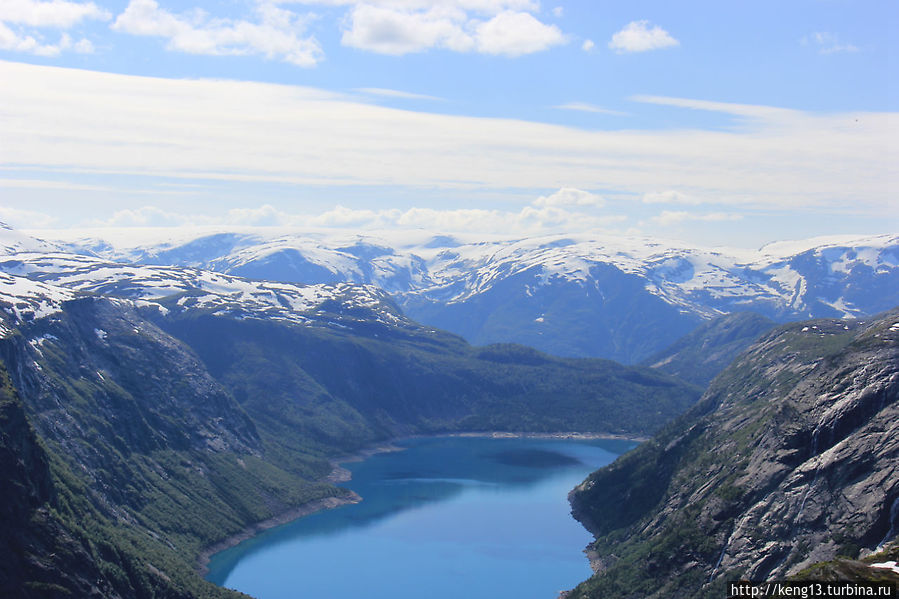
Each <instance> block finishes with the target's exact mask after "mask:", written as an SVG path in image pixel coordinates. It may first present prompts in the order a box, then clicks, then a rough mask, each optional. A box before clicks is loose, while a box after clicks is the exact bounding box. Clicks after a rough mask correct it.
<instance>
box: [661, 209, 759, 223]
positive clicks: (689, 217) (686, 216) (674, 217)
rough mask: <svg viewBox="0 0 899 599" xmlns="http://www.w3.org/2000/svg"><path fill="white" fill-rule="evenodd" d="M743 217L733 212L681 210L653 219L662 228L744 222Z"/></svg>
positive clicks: (666, 211)
mask: <svg viewBox="0 0 899 599" xmlns="http://www.w3.org/2000/svg"><path fill="white" fill-rule="evenodd" d="M742 218H743V215H741V214H736V213H733V212H708V213H704V214H696V213H693V212H684V211H680V210H677V211H675V210H665V211H663V212H662V213H661V214H659V215H657V216H654V217H652V220H653V222H655V223H658V224H660V225H662V226H670V225H677V224H680V223H683V222H687V221H703V222H724V221H735V220H742Z"/></svg>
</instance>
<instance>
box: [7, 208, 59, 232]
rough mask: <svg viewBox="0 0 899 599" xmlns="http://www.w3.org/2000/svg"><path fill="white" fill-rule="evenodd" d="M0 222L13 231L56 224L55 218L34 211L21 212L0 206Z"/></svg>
mask: <svg viewBox="0 0 899 599" xmlns="http://www.w3.org/2000/svg"><path fill="white" fill-rule="evenodd" d="M0 222H4V223H6V224H7V225H9V226H11V227H12V228H14V229H39V228H43V227H50V226H53V225H55V224H56V223H57V218H56V217H54V216H51V215H49V214H45V213H43V212H37V211H34V210H21V209H18V208H8V207H5V206H0Z"/></svg>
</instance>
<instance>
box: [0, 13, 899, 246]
mask: <svg viewBox="0 0 899 599" xmlns="http://www.w3.org/2000/svg"><path fill="white" fill-rule="evenodd" d="M896 31H899V2H896V1H895V0H879V1H868V0H777V1H768V0H757V1H753V2H742V1H737V2H723V1H721V0H717V1H715V2H711V1H709V2H706V1H701V0H697V1H682V2H670V0H633V1H628V2H623V1H618V2H608V1H604V0H587V1H573V2H565V1H558V2H538V1H536V0H443V1H439V2H438V1H436V0H366V1H358V0H294V1H287V0H226V1H221V2H202V1H196V2H194V1H192V0H187V1H182V2H177V3H176V2H173V1H170V0H117V1H112V0H97V1H93V2H85V1H74V0H51V1H37V0H0V220H2V221H3V222H6V223H8V224H10V225H12V226H14V227H17V228H23V229H47V228H60V229H64V228H85V227H137V226H140V227H147V226H150V227H155V226H159V227H171V226H184V225H221V226H247V225H250V226H287V227H298V228H304V227H339V228H349V229H353V230H360V231H362V230H367V229H427V230H435V231H445V232H453V231H466V232H483V233H484V234H488V233H489V234H498V233H501V234H506V233H508V234H510V235H522V236H523V235H538V234H544V233H558V232H595V233H596V234H597V235H604V234H625V235H646V236H653V237H664V238H671V239H679V240H682V241H688V242H695V243H697V244H704V245H730V246H739V247H759V246H761V245H763V244H765V243H768V242H771V241H776V240H783V239H801V238H808V237H813V236H820V235H833V234H857V235H868V234H880V233H895V232H896V231H897V230H899V201H897V199H896V191H897V189H899V185H897V183H899V149H897V148H899V145H897V139H899V118H897V98H899V96H897V89H899V85H897V73H899V68H897V60H896V58H897V44H899V42H897V39H896V38H897V37H899V36H896V34H895V32H896Z"/></svg>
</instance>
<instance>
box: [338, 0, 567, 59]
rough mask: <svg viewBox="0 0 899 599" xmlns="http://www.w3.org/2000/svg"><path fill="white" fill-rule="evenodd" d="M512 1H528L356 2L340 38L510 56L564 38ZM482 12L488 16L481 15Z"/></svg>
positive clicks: (406, 49)
mask: <svg viewBox="0 0 899 599" xmlns="http://www.w3.org/2000/svg"><path fill="white" fill-rule="evenodd" d="M510 5H511V6H522V7H528V8H529V7H530V3H506V2H493V3H489V2H473V3H465V2H446V3H438V2H433V3H419V2H411V3H408V4H405V3H402V4H401V3H396V2H380V3H360V4H355V5H354V6H352V8H351V10H350V12H349V13H348V15H347V17H346V19H345V28H344V32H343V37H342V43H343V44H344V45H346V46H351V47H354V48H359V49H361V50H368V51H371V52H378V53H381V54H392V55H396V56H400V55H403V54H409V53H412V52H422V51H425V50H428V49H431V48H443V49H447V50H453V51H456V52H472V51H476V52H480V53H483V54H494V55H503V56H509V57H515V56H521V55H523V54H531V53H534V52H540V51H542V50H545V49H547V48H549V47H551V46H554V45H558V44H562V43H565V41H566V38H565V36H564V35H563V34H562V32H561V30H559V28H558V27H556V26H555V25H546V24H544V23H542V22H541V21H539V20H538V19H537V18H536V17H534V15H532V14H531V13H530V12H526V11H522V10H516V9H513V8H511V6H510ZM500 8H502V10H498V9H500ZM482 14H486V15H489V16H490V18H489V19H487V20H483V19H481V18H480V17H481V15H482Z"/></svg>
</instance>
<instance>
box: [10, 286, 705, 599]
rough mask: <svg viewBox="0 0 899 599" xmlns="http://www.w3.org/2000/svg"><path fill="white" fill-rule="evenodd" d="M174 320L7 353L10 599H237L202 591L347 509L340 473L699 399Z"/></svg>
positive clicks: (395, 337)
mask: <svg viewBox="0 0 899 599" xmlns="http://www.w3.org/2000/svg"><path fill="white" fill-rule="evenodd" d="M155 318H156V320H155V321H154V322H151V321H149V320H147V319H146V317H145V316H142V315H141V314H139V313H138V312H136V311H134V310H133V309H131V308H129V307H127V306H126V305H123V304H121V303H118V302H114V301H108V300H102V299H97V298H83V299H79V300H76V301H73V302H70V303H68V304H67V305H66V309H65V312H64V313H62V314H60V315H58V316H57V317H54V318H53V319H40V320H36V321H34V322H32V323H31V324H29V325H27V326H24V327H23V328H22V329H21V330H20V331H19V332H17V333H15V334H13V335H9V336H7V337H5V338H3V339H0V359H2V361H3V363H4V364H5V366H6V367H7V368H8V371H9V372H10V373H11V374H12V377H11V378H8V377H5V375H4V378H3V379H2V380H3V396H2V397H3V400H2V403H0V425H2V426H3V432H4V437H3V443H4V445H3V448H5V453H2V452H0V453H2V455H0V458H2V459H0V465H5V466H4V467H7V468H8V470H9V472H8V473H7V474H8V476H7V478H6V479H5V480H6V481H7V482H6V483H5V484H7V486H9V487H10V488H9V489H7V488H6V487H4V489H3V491H4V496H5V497H9V498H10V500H9V505H8V510H7V511H8V512H9V513H5V514H4V518H3V520H4V522H3V523H4V525H6V524H8V527H7V530H9V531H10V533H9V534H8V535H6V536H5V537H4V541H5V542H9V543H15V544H16V546H17V547H26V548H27V550H26V551H25V552H24V553H23V552H19V553H21V555H22V559H21V560H20V561H21V563H20V562H14V563H11V564H10V566H9V568H11V569H10V572H20V573H21V575H15V576H12V575H11V576H10V577H9V580H10V583H9V587H10V588H9V589H0V591H3V592H5V591H7V590H9V592H10V593H12V594H16V593H18V594H20V595H21V596H24V597H30V596H34V597H38V596H47V595H51V596H61V597H62V596H67V595H66V594H67V593H68V594H69V596H72V597H81V596H87V595H89V594H90V587H91V585H93V586H97V587H98V588H99V589H100V593H101V594H103V595H107V596H113V595H119V596H122V597H141V598H143V597H147V598H150V597H232V596H237V595H236V594H235V593H232V592H230V591H226V590H224V589H219V588H217V587H215V586H214V585H211V584H209V583H206V582H205V581H203V580H202V579H201V578H200V577H199V576H198V575H197V574H196V561H195V560H196V558H197V556H198V554H199V553H200V552H201V551H202V550H203V549H204V548H206V547H209V546H210V545H212V544H215V543H218V542H221V541H222V540H223V539H226V538H228V537H230V536H232V535H235V534H238V533H240V532H241V531H243V530H245V529H246V528H247V527H248V526H251V525H254V524H256V523H258V522H260V521H263V520H266V519H269V518H272V517H274V516H277V515H279V514H282V513H285V512H288V511H290V510H292V509H294V508H296V507H298V506H301V505H304V504H307V503H309V502H312V501H316V500H320V499H324V498H330V497H341V496H346V495H347V492H346V491H345V490H342V489H340V488H338V487H335V486H333V485H332V484H330V483H328V482H326V480H325V479H326V477H327V475H328V474H329V473H330V472H331V469H332V466H331V462H330V460H331V459H333V458H335V457H336V456H339V455H343V454H345V453H347V452H352V451H356V450H358V449H360V448H362V447H364V446H366V445H370V444H372V443H374V442H377V441H381V440H386V439H390V438H393V437H396V436H398V435H404V434H412V433H431V432H447V431H461V430H493V429H500V430H531V431H568V430H580V431H598V432H613V433H622V434H630V435H643V434H649V433H651V432H652V431H653V430H654V429H655V428H657V427H658V426H660V425H661V424H662V423H663V422H665V421H666V420H667V419H669V418H671V417H672V416H673V415H674V414H676V413H678V412H681V411H683V410H684V409H686V408H687V407H688V406H689V405H691V404H692V403H693V402H694V401H695V400H696V398H697V397H698V390H697V389H695V388H694V387H691V386H689V385H685V384H683V383H682V382H680V381H678V380H676V379H673V378H672V377H668V376H666V375H663V374H659V373H656V372H653V371H651V370H649V369H645V368H638V367H634V368H626V367H622V366H619V365H617V364H614V363H612V362H608V361H603V360H574V359H559V358H554V357H551V356H546V355H544V354H540V353H538V352H535V351H533V350H529V349H527V348H522V347H520V346H506V345H499V346H490V347H487V348H472V347H470V346H468V345H467V344H466V343H465V342H464V341H462V340H461V339H459V338H458V337H454V336H452V335H448V334H445V333H440V332H435V331H433V330H430V329H425V328H419V327H416V326H411V325H408V324H404V325H402V326H387V325H383V324H380V323H377V322H374V321H366V320H364V319H363V320H360V319H358V318H345V319H343V320H341V317H340V316H339V315H335V317H334V319H335V322H338V323H342V325H341V326H336V325H335V326H334V327H333V328H332V327H312V326H308V327H307V326H299V325H290V324H285V323H280V322H271V321H260V320H250V319H247V320H239V319H235V318H225V317H217V316H213V315H209V314H194V313H191V312H190V311H188V313H187V314H185V315H182V316H181V317H177V318H176V317H170V318H163V317H161V316H159V315H158V314H157V315H156V316H155ZM163 329H165V330H163ZM15 439H18V440H19V441H18V442H17V443H13V442H12V441H11V440H15ZM0 449H2V448H0ZM23 456H25V458H24V459H23ZM20 462H22V463H24V464H26V466H28V467H27V468H25V469H24V470H23V469H22V467H21V466H17V464H20ZM17 468H18V470H17ZM10 552H14V551H13V550H12V549H8V550H7V551H6V553H4V555H5V554H8V553H10ZM48 556H49V557H48ZM98 581H99V582H98ZM0 594H3V593H2V592H0Z"/></svg>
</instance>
